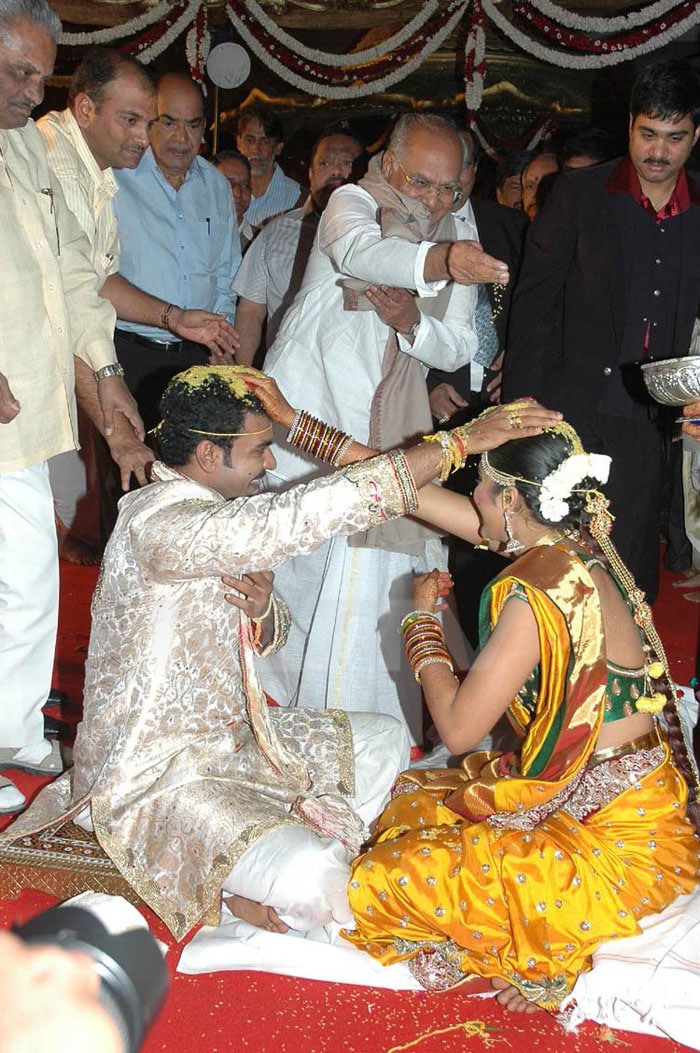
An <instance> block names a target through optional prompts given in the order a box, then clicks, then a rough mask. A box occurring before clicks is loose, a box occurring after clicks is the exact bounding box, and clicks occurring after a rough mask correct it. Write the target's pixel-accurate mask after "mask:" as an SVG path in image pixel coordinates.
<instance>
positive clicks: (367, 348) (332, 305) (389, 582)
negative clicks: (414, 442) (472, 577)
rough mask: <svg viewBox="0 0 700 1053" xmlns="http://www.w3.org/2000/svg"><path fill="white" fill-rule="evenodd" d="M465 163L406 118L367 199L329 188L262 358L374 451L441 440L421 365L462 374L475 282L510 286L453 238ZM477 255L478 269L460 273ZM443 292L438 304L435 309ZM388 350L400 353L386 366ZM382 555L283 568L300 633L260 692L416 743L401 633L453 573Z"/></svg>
mask: <svg viewBox="0 0 700 1053" xmlns="http://www.w3.org/2000/svg"><path fill="white" fill-rule="evenodd" d="M462 160H463V145H462V141H461V139H460V137H459V135H458V133H457V131H456V129H455V127H454V126H453V125H452V124H451V123H450V122H448V121H445V120H442V119H441V118H425V117H416V116H413V115H410V116H408V117H404V118H402V119H401V121H400V122H399V123H398V124H397V127H396V129H395V130H394V132H393V134H392V138H391V141H390V144H389V147H388V148H387V150H386V151H385V153H384V155H383V157H382V158H381V159H380V161H379V162H377V161H375V162H373V163H372V164H371V165H370V176H373V186H374V187H375V188H377V187H378V188H379V189H378V190H376V189H375V190H373V191H372V192H370V190H369V189H368V183H367V180H362V181H361V183H360V185H359V186H344V187H341V188H340V189H338V190H336V191H335V192H334V193H333V195H332V197H331V199H330V202H329V204H328V206H327V207H326V209H325V212H324V214H323V217H322V219H321V222H320V224H319V229H318V232H317V235H316V241H315V243H314V247H313V250H312V252H311V256H310V259H309V263H308V265H307V269H306V274H305V276H304V281H303V284H302V287H301V289H300V291H299V293H298V294H297V297H296V299H295V301H294V303H293V304H292V306H291V307H290V309H289V311H288V312H287V314H286V315H285V318H284V320H283V322H282V325H281V327H280V330H279V332H278V335H277V338H276V340H275V342H274V344H273V346H272V347H271V349H270V351H269V352H268V355H267V358H266V359H265V370H266V372H269V373H270V375H271V376H273V377H274V378H275V379H276V381H277V382H278V384H279V386H280V388H281V390H282V392H283V393H284V395H285V397H287V398H288V399H289V400H290V402H292V404H293V405H295V406H298V407H300V408H302V409H306V410H308V411H309V412H310V413H312V414H314V415H316V416H319V417H321V418H322V419H323V420H326V421H328V422H329V423H331V424H333V425H334V426H335V427H338V428H341V429H342V430H343V431H345V432H348V433H349V434H351V435H353V436H355V438H357V439H358V440H359V441H360V442H363V443H367V444H369V445H370V446H373V447H374V448H379V449H387V448H389V447H391V446H393V445H395V444H397V443H399V442H405V441H410V440H411V439H413V438H414V437H415V436H417V435H421V434H423V433H425V432H428V431H431V430H432V424H431V416H430V409H429V405H428V394H427V388H426V385H425V373H426V372H427V369H428V368H429V367H432V368H439V369H443V370H447V371H453V370H456V369H459V368H460V367H461V366H464V365H465V364H466V363H468V362H469V361H470V359H471V357H472V354H473V352H474V351H475V350H476V346H477V339H476V334H475V332H474V329H473V326H472V318H473V313H474V308H475V305H476V286H475V285H473V284H471V283H472V282H474V281H496V280H498V281H502V280H505V281H507V280H508V273H507V268H506V267H505V265H502V264H500V263H499V261H496V260H492V259H491V257H489V256H487V255H486V254H485V253H483V252H482V251H481V249H480V246H477V245H475V244H474V243H470V242H466V241H461V242H460V241H458V240H457V233H456V231H455V228H454V222H453V220H452V217H451V215H450V209H451V207H452V205H453V204H454V202H455V198H456V194H457V190H458V187H459V176H460V173H461V170H462ZM377 193H379V194H381V195H382V199H381V200H380V199H379V198H378V197H377ZM385 200H387V201H389V202H390V203H391V202H393V206H391V207H390V208H388V209H387V210H386V211H392V208H393V210H395V211H399V212H400V211H401V210H403V212H404V214H406V215H408V216H409V217H410V218H417V223H416V227H417V228H418V231H419V233H418V237H414V238H413V239H412V240H411V239H410V238H409V237H408V236H407V235H406V234H405V233H404V232H403V231H399V232H397V234H394V235H393V236H387V230H386V225H385V224H384V223H383V217H382V215H381V213H382V212H383V211H384V209H383V205H384V202H385ZM421 224H424V227H423V229H424V230H425V229H427V230H428V231H434V236H433V237H432V238H431V237H430V236H426V235H425V234H423V236H422V237H421V236H420V233H421V230H420V227H421ZM406 225H407V226H408V225H409V224H408V223H407V224H406ZM448 254H449V255H448ZM472 259H475V260H476V262H477V267H476V269H474V268H472V267H471V266H468V265H467V263H468V262H470V261H472ZM479 274H481V275H482V276H481V277H479ZM450 279H451V281H450ZM348 280H350V282H351V283H355V284H356V283H363V284H364V285H365V286H367V285H369V288H368V289H366V290H365V297H366V302H365V304H364V306H365V307H366V308H370V309H359V310H355V309H353V308H352V307H348V299H349V297H348V290H347V285H348ZM390 287H398V288H390ZM414 293H415V297H418V298H420V310H419V306H418V302H417V300H416V298H415V297H414ZM439 295H440V296H441V299H442V301H443V307H442V309H441V310H437V311H436V310H433V311H431V310H430V305H431V301H437V300H438V297H439ZM445 301H446V306H445ZM392 342H393V343H394V346H395V345H396V343H397V344H398V355H397V356H396V358H395V359H394V362H395V366H392V367H390V368H389V369H387V352H388V349H389V347H390V344H391V343H392ZM409 366H410V367H411V368H413V371H414V372H413V377H414V385H413V398H412V399H411V400H410V401H409V400H404V399H402V398H401V396H400V394H399V395H394V397H393V399H390V398H389V396H388V394H387V395H386V397H385V398H384V401H383V402H380V403H378V402H377V396H378V393H379V392H381V391H382V390H383V389H384V390H388V384H389V385H390V384H391V381H392V376H391V374H392V372H393V371H395V370H396V369H397V368H408V367H409ZM416 374H417V382H416ZM387 382H388V384H387ZM377 422H379V427H378V428H376V429H375V425H376V424H377ZM387 435H389V436H390V437H389V438H388V439H387ZM275 455H276V458H277V462H278V468H277V473H276V474H277V477H278V479H279V480H280V482H281V483H282V484H283V485H284V484H288V483H289V482H290V481H291V482H294V481H298V480H299V479H301V478H306V477H309V476H310V475H312V474H317V473H318V465H317V464H316V463H315V462H311V461H309V460H307V459H305V458H303V457H302V456H301V455H300V454H298V453H297V452H295V451H293V450H291V449H290V448H289V447H287V446H282V447H281V448H280V449H279V450H277V449H276V451H275ZM380 546H381V547H380ZM380 546H378V545H377V543H376V540H369V539H368V541H367V542H366V543H365V544H358V543H357V541H356V539H351V540H346V539H344V538H336V539H333V540H332V541H330V542H329V544H328V545H326V546H324V547H323V548H322V549H319V550H318V551H317V552H315V553H314V554H313V555H312V556H309V557H303V558H300V559H296V560H293V561H291V562H290V563H287V564H286V565H285V566H284V568H282V569H281V571H280V574H279V575H278V590H279V592H280V595H282V596H283V597H284V598H285V599H286V600H287V602H288V603H289V606H290V609H291V611H292V618H293V623H292V631H291V633H290V641H289V645H288V647H287V649H286V650H285V656H284V661H281V660H275V659H273V660H271V661H270V662H269V663H267V665H266V668H265V670H264V673H263V684H264V687H265V690H266V691H267V692H268V693H269V694H270V695H272V697H273V698H275V699H278V700H279V701H280V702H281V703H282V702H283V701H284V702H285V703H286V701H287V700H291V701H292V704H294V703H297V704H299V705H303V706H313V707H317V708H320V709H324V708H341V709H346V710H366V709H368V708H369V709H372V710H373V711H376V712H383V713H389V714H392V715H393V716H396V717H398V718H399V719H401V720H402V721H403V722H405V723H406V724H407V725H408V728H409V732H410V735H411V738H412V741H413V742H414V743H421V742H422V714H421V700H420V690H419V688H418V686H417V684H416V683H415V682H414V680H413V678H412V676H411V674H410V671H409V670H408V669H407V667H406V663H405V661H404V658H403V653H402V647H401V641H400V638H399V637H398V635H397V633H396V625H397V624H398V623H399V621H400V620H401V617H402V614H403V613H405V611H406V609H407V607H406V604H407V603H408V602H410V589H411V579H412V576H413V573H415V572H421V571H424V570H430V569H432V568H433V567H436V566H437V567H445V566H446V563H445V558H444V555H443V550H442V543H441V541H440V540H439V538H438V537H437V536H436V535H433V536H432V538H429V537H427V535H426V534H424V535H423V537H420V536H419V537H418V538H417V539H416V540H415V541H412V542H410V543H409V544H407V545H404V544H403V543H399V542H396V541H394V540H393V539H392V540H390V541H385V542H380ZM450 621H451V623H452V630H453V631H452V633H451V639H450V645H451V647H452V653H453V654H454V655H455V657H456V660H457V662H458V664H459V665H460V666H464V664H465V662H466V653H465V649H464V644H463V642H462V640H461V634H459V629H458V627H457V625H456V619H454V617H453V616H450ZM446 628H447V626H446Z"/></svg>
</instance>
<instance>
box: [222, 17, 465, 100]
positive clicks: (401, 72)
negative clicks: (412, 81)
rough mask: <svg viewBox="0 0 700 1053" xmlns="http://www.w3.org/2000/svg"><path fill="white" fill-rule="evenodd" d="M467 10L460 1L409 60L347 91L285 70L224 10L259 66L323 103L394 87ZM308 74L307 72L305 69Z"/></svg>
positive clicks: (347, 88)
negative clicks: (316, 97) (441, 25)
mask: <svg viewBox="0 0 700 1053" xmlns="http://www.w3.org/2000/svg"><path fill="white" fill-rule="evenodd" d="M468 6H469V0H462V2H460V3H459V4H458V5H457V6H456V7H455V11H454V13H453V14H452V16H451V17H450V18H449V20H448V21H447V23H446V24H445V25H444V26H443V27H442V29H441V30H440V31H439V32H438V33H436V34H435V35H434V36H433V37H431V38H430V40H428V41H427V42H426V44H425V47H423V48H422V50H421V51H420V52H419V53H418V54H417V55H414V57H413V58H412V59H410V60H409V61H408V62H405V63H404V64H403V65H401V66H399V67H398V68H397V69H395V70H393V71H392V72H391V73H387V74H386V75H385V76H384V77H380V78H379V79H377V80H365V81H363V82H362V83H355V84H351V85H349V86H348V87H342V86H340V85H338V84H318V83H317V82H316V81H314V80H311V79H309V78H307V77H302V76H299V75H298V74H296V73H293V72H292V70H290V69H287V67H286V66H285V65H284V64H283V63H282V62H281V61H280V60H279V59H278V58H276V56H275V55H272V54H270V52H269V51H267V50H266V49H265V47H263V45H262V44H261V43H260V42H259V41H258V39H257V38H256V37H255V35H254V34H253V33H251V31H250V30H249V29H248V27H247V26H246V24H245V23H244V22H243V21H242V19H241V18H239V16H238V15H237V14H236V13H235V11H233V10H232V9H231V7H230V6H227V7H226V13H227V14H228V17H229V18H230V19H231V22H232V24H233V26H234V27H235V29H236V30H237V31H238V33H239V34H240V35H241V36H242V37H243V39H244V40H245V42H246V43H247V44H248V47H249V48H250V50H251V51H253V52H254V53H255V54H256V55H257V56H258V58H259V59H260V61H261V62H263V63H264V64H265V65H266V66H267V67H268V68H269V69H272V70H274V72H275V73H276V74H277V75H278V77H281V78H282V80H286V81H287V83H288V84H291V85H292V86H293V87H295V88H298V89H299V90H300V91H305V92H307V94H309V95H316V96H319V97H321V98H325V99H360V98H362V97H363V96H365V95H374V94H375V93H376V92H378V91H383V90H384V89H385V88H388V87H390V86H391V85H393V84H396V83H397V82H398V81H400V80H403V79H404V78H405V77H407V76H408V75H409V73H413V71H414V70H416V69H418V67H419V66H420V65H421V63H422V62H423V61H424V60H425V59H426V58H427V56H428V55H432V53H433V52H434V51H437V49H438V48H439V47H440V45H441V44H442V42H443V40H445V39H446V38H447V37H448V36H449V34H450V33H451V32H452V30H453V29H454V28H455V26H456V25H457V22H458V21H459V20H460V18H461V17H462V15H463V14H464V12H465V11H466V9H467V7H468ZM309 72H310V73H311V72H312V71H311V69H309ZM347 79H348V80H349V81H352V80H353V79H355V80H356V78H353V76H352V73H348V75H347Z"/></svg>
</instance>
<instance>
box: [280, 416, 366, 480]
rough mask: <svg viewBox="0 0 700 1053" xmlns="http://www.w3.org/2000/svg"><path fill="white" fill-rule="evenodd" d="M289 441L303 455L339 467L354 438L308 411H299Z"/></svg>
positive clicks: (290, 430)
mask: <svg viewBox="0 0 700 1053" xmlns="http://www.w3.org/2000/svg"><path fill="white" fill-rule="evenodd" d="M287 441H288V442H290V443H291V444H292V446H296V448H297V449H298V450H301V452H302V453H306V454H308V455H309V456H310V457H314V458H315V459H316V460H318V461H324V462H326V463H327V464H332V465H333V466H334V467H337V466H338V464H339V462H340V460H341V459H342V456H343V454H344V453H345V452H346V451H347V448H348V447H349V445H350V443H351V442H352V436H351V435H347V434H346V433H345V432H344V431H340V429H339V428H333V427H331V425H330V424H325V423H324V422H323V421H322V420H319V419H318V418H317V417H312V416H311V414H310V413H307V412H306V410H298V411H297V414H296V416H295V417H294V420H293V421H292V426H291V428H290V429H289V433H288V435H287Z"/></svg>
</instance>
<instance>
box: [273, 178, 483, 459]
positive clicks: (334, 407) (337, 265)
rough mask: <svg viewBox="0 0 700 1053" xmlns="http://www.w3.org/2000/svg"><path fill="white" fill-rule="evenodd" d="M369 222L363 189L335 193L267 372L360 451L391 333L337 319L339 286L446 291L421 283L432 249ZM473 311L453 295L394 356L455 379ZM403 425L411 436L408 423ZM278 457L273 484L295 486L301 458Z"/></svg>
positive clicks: (348, 317)
mask: <svg viewBox="0 0 700 1053" xmlns="http://www.w3.org/2000/svg"><path fill="white" fill-rule="evenodd" d="M376 213H377V204H376V201H375V200H374V198H373V197H372V196H371V195H370V194H368V193H367V191H366V190H363V189H362V187H359V186H351V185H348V186H342V187H340V188H339V189H338V190H336V191H335V192H334V193H333V195H332V197H331V199H330V202H329V203H328V205H327V207H326V209H325V211H324V213H323V216H322V217H321V222H320V224H319V228H318V231H317V234H316V240H315V242H314V247H313V249H312V251H311V256H310V258H309V263H308V265H307V268H306V274H305V276H304V282H303V284H302V287H301V289H300V290H299V293H298V294H297V296H296V299H295V300H294V303H293V304H292V306H291V307H290V309H289V310H288V311H287V314H286V315H285V317H284V320H283V322H282V325H281V327H280V330H279V332H278V334H277V339H276V340H275V342H274V344H273V345H272V347H271V349H270V351H269V352H268V355H267V358H266V359H265V370H266V372H269V373H270V374H271V375H272V376H273V377H274V378H275V379H276V380H277V382H278V384H279V386H280V388H281V389H282V391H283V392H284V394H285V396H286V398H288V399H289V401H290V402H291V403H292V405H294V406H298V407H300V408H303V409H306V410H308V411H309V412H311V413H313V414H315V415H316V416H320V417H322V418H323V419H324V420H326V421H327V422H328V423H330V424H333V425H334V426H336V427H339V428H342V429H343V431H346V432H348V433H350V434H351V435H353V436H354V437H355V438H356V439H358V440H359V441H360V442H365V443H366V442H367V440H368V439H369V429H370V407H371V403H372V399H373V397H374V394H375V391H376V389H377V386H378V385H379V383H380V381H381V379H382V361H383V358H384V350H385V347H386V343H387V337H388V335H389V327H388V326H387V325H385V324H384V322H382V321H381V319H380V318H379V315H377V314H376V312H375V311H357V312H355V311H346V310H344V307H343V290H342V287H341V284H340V281H339V278H340V276H343V275H344V276H348V277H354V278H359V279H361V280H364V281H369V282H373V283H376V284H381V285H392V286H398V287H402V288H405V289H411V290H415V291H416V292H417V293H418V294H419V295H420V296H426V297H430V296H436V295H437V293H438V292H439V290H440V289H441V288H443V286H444V285H445V284H446V283H445V281H439V282H426V281H425V280H424V278H423V270H424V266H425V258H426V256H427V254H428V251H429V249H430V248H431V246H432V244H433V242H427V241H424V242H421V243H419V244H415V243H412V242H410V241H407V240H405V239H403V238H398V237H389V238H386V237H382V233H381V229H380V227H379V224H378V223H377V221H376ZM475 306H476V287H475V286H469V285H455V286H454V287H453V290H452V295H451V297H450V301H449V304H448V307H447V310H446V312H445V317H444V318H443V319H442V320H438V319H436V318H432V317H430V316H429V315H426V314H423V315H422V316H421V321H420V325H419V327H418V332H417V335H416V338H415V340H414V342H413V344H412V345H411V344H410V342H409V341H407V340H406V339H405V338H404V337H403V336H401V335H399V337H398V340H399V348H400V350H402V351H404V352H405V353H406V354H409V355H412V356H413V357H414V358H417V359H418V360H419V361H420V362H421V363H422V364H423V366H424V367H425V369H426V371H427V369H428V368H429V367H435V368H436V369H443V370H447V371H450V372H452V371H454V370H456V369H458V368H459V367H460V366H464V365H466V364H467V362H469V361H470V359H471V357H472V354H473V353H474V351H475V350H476V347H477V339H476V333H475V332H474V329H473V327H472V317H473V313H474V308H475ZM406 425H407V432H406V434H407V435H409V434H411V432H410V422H406ZM277 452H278V451H277V450H276V451H275V454H276V456H277ZM279 453H280V456H279V458H278V474H279V475H281V476H282V477H284V478H294V477H295V475H296V474H297V473H298V470H299V458H298V457H297V458H294V459H293V460H291V458H293V454H291V451H290V452H288V451H287V450H286V449H285V450H280V451H279ZM288 459H289V463H285V462H287V461H288ZM287 471H291V472H292V473H293V474H291V475H289V474H285V472H287Z"/></svg>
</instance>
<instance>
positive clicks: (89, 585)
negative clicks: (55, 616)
mask: <svg viewBox="0 0 700 1053" xmlns="http://www.w3.org/2000/svg"><path fill="white" fill-rule="evenodd" d="M95 579H96V571H95V570H94V569H93V568H85V567H77V566H73V565H71V564H62V566H61V619H60V630H59V642H58V656H57V667H56V676H55V678H54V684H55V686H57V687H60V688H61V689H62V690H64V691H67V692H68V693H69V695H70V697H71V708H70V711H69V714H68V716H69V719H71V720H72V721H73V722H75V721H76V720H77V719H79V712H80V700H81V694H82V670H83V662H84V659H85V653H86V649H87V640H88V630H89V597H90V594H91V592H92V589H93V587H94V583H95ZM671 581H672V578H671V576H670V575H668V574H664V575H663V582H662V589H661V594H660V597H659V600H658V602H657V605H656V608H655V614H656V619H657V625H658V627H659V629H660V631H661V635H662V637H663V638H664V640H665V642H666V646H667V648H668V651H669V658H670V661H671V669H672V672H673V675H674V677H675V678H676V679H677V680H678V681H679V682H681V683H688V681H689V679H690V677H691V676H692V675H693V674H694V671H695V661H696V651H697V644H698V617H699V616H700V606H696V605H694V604H691V603H689V602H687V601H685V600H683V599H682V598H681V597H680V595H679V593H678V591H677V590H675V589H673V588H672V587H671ZM18 781H19V780H18ZM41 784H42V783H41V781H40V780H38V779H36V778H32V777H30V776H27V777H25V779H24V780H23V781H22V782H21V783H20V785H21V787H22V789H24V790H29V791H31V792H36V790H37V789H38V788H39V786H40V785H41ZM3 825H6V824H3ZM53 902H54V901H53V900H52V899H51V898H50V897H48V896H45V895H43V894H40V893H36V892H33V891H30V890H27V891H26V892H24V893H23V894H22V896H21V897H20V898H19V900H15V901H12V902H0V923H2V924H5V925H9V924H11V923H12V921H14V920H24V919H26V918H29V917H31V916H32V915H33V914H35V913H37V912H38V911H39V910H42V909H44V908H46V907H48V906H50V905H51V904H52V903H53ZM146 914H147V917H148V920H149V922H150V923H151V926H152V928H153V931H154V932H155V934H156V935H157V936H158V937H159V938H161V939H163V940H165V941H166V942H167V943H168V944H169V946H170V952H169V954H168V964H169V966H170V969H171V974H172V986H171V991H170V995H169V998H168V1001H167V1003H166V1006H165V1008H164V1010H163V1011H162V1013H161V1016H160V1018H159V1019H158V1021H157V1023H156V1025H155V1027H154V1028H153V1030H152V1032H151V1034H150V1035H149V1037H148V1039H147V1040H146V1043H145V1045H144V1047H143V1048H144V1051H145V1053H156V1051H161V1050H167V1051H168V1053H217V1051H221V1053H224V1051H227V1050H236V1051H238V1050H249V1051H253V1053H273V1051H274V1053H338V1051H342V1053H404V1051H411V1053H412V1051H414V1050H415V1051H417V1053H458V1051H459V1053H464V1051H465V1050H471V1049H473V1050H482V1049H494V1050H499V1049H503V1050H512V1051H515V1053H520V1051H523V1053H524V1051H526V1050H527V1051H530V1050H532V1049H533V1048H535V1047H540V1048H543V1049H545V1050H546V1053H593V1051H600V1050H610V1049H614V1048H616V1047H618V1048H620V1049H621V1050H630V1051H632V1053H677V1051H680V1050H683V1049H686V1048H687V1047H685V1046H681V1045H679V1044H677V1043H674V1042H671V1041H668V1040H664V1039H655V1038H651V1037H649V1036H646V1035H633V1034H631V1033H629V1032H622V1031H618V1032H614V1033H613V1032H611V1031H609V1030H608V1029H607V1028H603V1027H599V1026H597V1025H594V1024H586V1025H585V1026H584V1027H582V1028H581V1029H580V1030H579V1031H578V1032H577V1033H576V1034H575V1035H571V1034H567V1033H566V1032H564V1031H563V1029H562V1028H561V1027H560V1026H559V1025H558V1024H557V1023H556V1022H555V1021H554V1020H552V1018H550V1017H549V1016H548V1015H547V1014H546V1013H543V1012H542V1013H537V1014H534V1015H533V1016H527V1017H525V1016H517V1015H515V1014H508V1013H506V1012H504V1011H503V1010H501V1009H500V1008H499V1007H498V1006H497V1005H496V1004H495V1003H494V1002H493V1000H491V999H489V1000H483V999H478V998H466V997H465V996H464V994H460V993H459V991H456V992H447V993H445V994H440V995H428V994H425V993H422V992H421V993H415V992H403V993H392V992H389V991H379V990H376V989H372V988H357V987H347V986H343V985H340V984H324V983H318V982H312V981H303V980H296V979H291V978H286V977H277V976H270V975H267V974H263V973H240V972H238V973H218V974H214V975H212V976H200V977H187V976H179V975H175V974H174V968H175V962H176V960H177V956H178V949H177V946H176V945H175V944H173V941H172V939H171V938H170V937H169V936H168V935H167V933H166V930H165V928H164V927H163V926H162V925H161V924H160V923H159V922H158V920H157V919H156V918H155V917H154V915H152V914H151V913H150V912H146ZM57 1048H59V1047H57ZM96 1053H99V1051H96Z"/></svg>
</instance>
